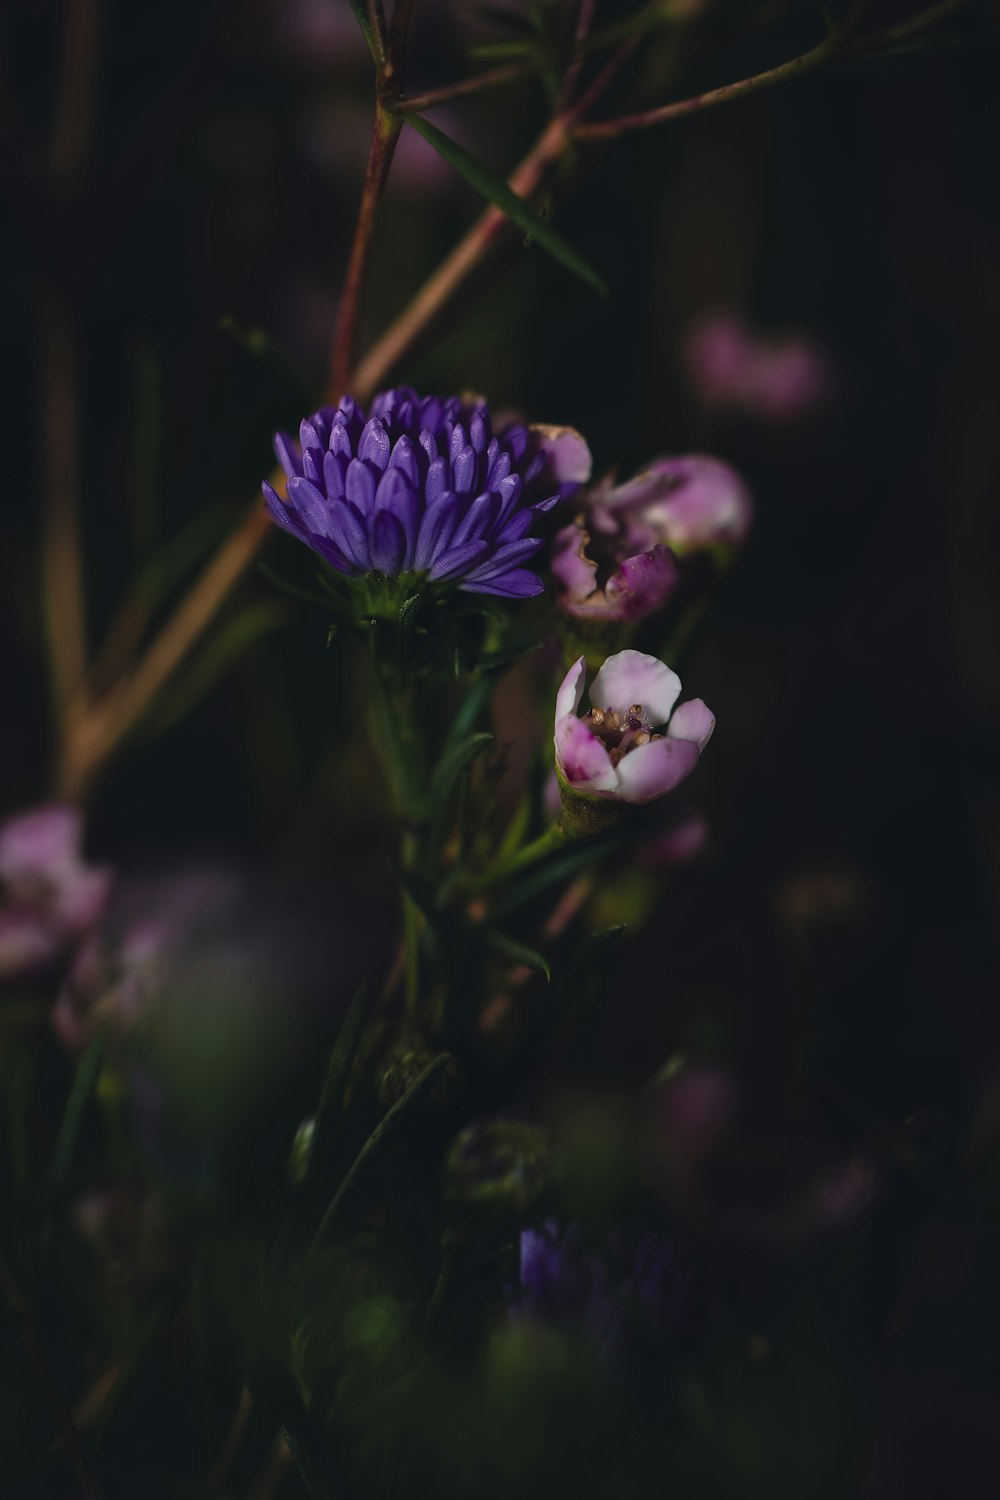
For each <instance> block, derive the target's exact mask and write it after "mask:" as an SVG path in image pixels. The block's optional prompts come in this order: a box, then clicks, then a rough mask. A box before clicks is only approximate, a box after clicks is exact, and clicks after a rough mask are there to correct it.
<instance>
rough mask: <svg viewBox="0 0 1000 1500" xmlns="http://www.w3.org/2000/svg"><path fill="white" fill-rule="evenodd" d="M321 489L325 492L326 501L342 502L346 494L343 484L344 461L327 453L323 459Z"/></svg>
mask: <svg viewBox="0 0 1000 1500" xmlns="http://www.w3.org/2000/svg"><path fill="white" fill-rule="evenodd" d="M323 488H324V489H325V490H326V498H327V499H328V500H333V501H337V500H343V498H344V496H345V495H346V493H347V490H346V487H345V484H344V460H343V459H342V458H338V457H337V455H336V454H334V453H327V454H326V455H325V457H324V459H323Z"/></svg>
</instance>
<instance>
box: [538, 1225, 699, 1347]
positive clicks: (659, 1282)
mask: <svg viewBox="0 0 1000 1500" xmlns="http://www.w3.org/2000/svg"><path fill="white" fill-rule="evenodd" d="M519 1248H520V1287H519V1291H518V1293H517V1295H516V1296H515V1298H514V1299H513V1301H512V1303H511V1313H512V1315H513V1316H514V1317H515V1318H527V1319H530V1320H531V1321H533V1322H541V1323H547V1324H550V1325H552V1326H554V1327H556V1328H558V1329H560V1330H561V1331H563V1332H565V1333H569V1334H574V1335H576V1336H578V1337H582V1338H583V1339H585V1340H586V1341H587V1342H588V1343H589V1344H591V1345H592V1346H593V1347H594V1349H595V1350H596V1352H597V1353H598V1355H599V1356H600V1357H601V1358H604V1359H608V1358H612V1357H614V1356H616V1355H618V1354H620V1353H621V1352H622V1348H623V1345H624V1344H625V1342H626V1338H627V1335H628V1333H629V1331H630V1330H632V1331H634V1330H636V1329H637V1328H639V1327H642V1328H645V1329H647V1330H648V1329H649V1328H650V1327H651V1326H655V1325H657V1324H659V1325H660V1326H667V1327H673V1328H679V1327H682V1326H683V1325H684V1323H685V1322H686V1321H687V1318H686V1305H687V1303H688V1302H689V1300H690V1293H691V1281H690V1277H687V1276H685V1275H683V1274H682V1273H681V1272H680V1270H679V1268H678V1266H677V1264H676V1259H675V1256H674V1252H673V1249H672V1247H671V1245H670V1244H669V1243H668V1242H667V1241H666V1240H663V1239H661V1238H660V1237H659V1236H658V1235H656V1234H652V1233H647V1234H644V1235H642V1236H640V1237H638V1238H636V1237H635V1236H634V1235H627V1234H625V1233H624V1232H622V1231H620V1230H614V1231H612V1232H611V1233H610V1234H605V1235H602V1236H601V1237H600V1239H599V1240H592V1239H589V1238H588V1236H587V1235H586V1234H585V1233H584V1231H583V1229H582V1228H581V1226H580V1225H579V1224H569V1225H566V1226H560V1225H559V1224H558V1223H557V1222H556V1220H554V1219H547V1220H546V1221H545V1223H544V1224H542V1225H540V1226H539V1228H537V1229H525V1230H522V1232H521V1238H520V1246H519Z"/></svg>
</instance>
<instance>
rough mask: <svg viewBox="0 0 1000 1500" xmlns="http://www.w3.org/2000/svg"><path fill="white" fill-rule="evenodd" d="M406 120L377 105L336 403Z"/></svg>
mask: <svg viewBox="0 0 1000 1500" xmlns="http://www.w3.org/2000/svg"><path fill="white" fill-rule="evenodd" d="M402 125H403V122H402V120H401V119H399V117H398V116H396V115H392V114H390V113H389V112H388V111H387V110H386V109H384V108H383V106H382V102H381V100H377V101H376V104H375V123H374V125H373V127H372V144H371V150H370V151H369V154H368V169H367V171H366V172H365V185H364V188H363V190H362V193H361V206H360V208H359V209H358V223H357V227H356V229H355V231H354V243H353V245H352V246H351V256H350V259H349V261H348V263H347V272H346V274H345V276H344V287H343V291H342V293H341V298H340V306H339V308H338V310H337V323H336V328H335V329H334V335H333V349H332V351H331V355H330V372H329V377H328V379H327V399H328V400H329V401H330V402H332V403H333V404H336V402H337V401H339V400H340V398H341V396H343V395H344V393H345V392H346V390H347V387H348V379H349V376H350V372H351V367H352V365H353V364H354V353H355V346H356V344H357V339H358V323H359V321H360V317H361V294H362V291H363V290H364V283H365V273H366V272H367V270H368V260H369V256H370V254H371V247H372V237H373V235H374V233H375V220H376V218H377V216H378V205H379V201H380V199H381V197H382V193H383V191H384V189H385V184H386V181H387V180H388V177H389V168H390V167H391V166H392V158H393V155H394V153H395V150H396V142H397V140H398V139H399V132H400V130H401V129H402Z"/></svg>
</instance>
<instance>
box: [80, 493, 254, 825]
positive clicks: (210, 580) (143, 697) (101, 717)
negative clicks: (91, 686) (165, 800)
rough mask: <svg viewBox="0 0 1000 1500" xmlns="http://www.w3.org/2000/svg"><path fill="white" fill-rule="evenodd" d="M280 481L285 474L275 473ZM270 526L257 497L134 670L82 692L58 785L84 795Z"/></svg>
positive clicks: (216, 608) (208, 621)
mask: <svg viewBox="0 0 1000 1500" xmlns="http://www.w3.org/2000/svg"><path fill="white" fill-rule="evenodd" d="M271 478H272V482H274V483H280V482H281V481H282V479H283V476H282V475H281V474H275V475H272V476H271ZM270 530H271V520H270V517H269V516H268V513H267V511H266V510H265V508H264V506H263V505H262V503H261V502H260V500H255V501H254V503H253V506H252V508H251V509H250V510H249V512H248V513H247V515H246V517H245V519H244V520H243V521H242V523H241V524H240V525H239V526H238V527H237V529H236V530H235V531H234V532H232V534H231V535H230V536H229V537H228V538H227V539H226V541H225V542H224V543H223V544H222V546H221V547H220V548H219V551H218V552H217V553H216V555H215V557H213V558H212V560H211V562H210V563H209V564H208V565H207V566H206V568H205V569H204V571H203V572H202V573H201V575H200V577H199V578H198V579H197V580H196V581H195V583H194V584H193V585H192V587H191V589H190V590H189V592H188V593H187V595H186V596H185V598H184V599H182V600H181V602H180V604H179V605H178V606H177V609H176V610H175V611H174V613H173V615H172V616H171V618H170V619H169V620H168V621H167V623H166V625H165V626H164V627H163V630H162V631H161V632H160V634H159V635H158V636H157V637H156V639H155V640H154V641H153V643H152V644H151V646H150V647H149V649H148V651H147V652H146V654H145V656H144V657H143V658H142V660H141V661H140V662H139V665H138V666H137V667H136V668H135V670H134V671H133V672H132V673H131V674H130V675H129V676H126V677H125V678H124V679H123V680H122V681H121V682H120V683H119V684H118V686H117V687H116V688H114V689H113V690H112V691H111V692H110V693H109V694H108V696H107V697H106V698H105V699H103V700H101V701H100V702H98V703H93V702H89V701H88V700H87V699H86V697H81V698H80V699H78V700H77V703H76V704H75V710H76V711H75V714H74V716H73V719H72V722H71V733H70V735H69V737H68V740H67V744H66V747H65V750H64V754H63V759H62V763H61V765H60V768H59V783H58V786H59V791H60V793H61V795H63V796H66V797H70V798H80V797H82V796H83V795H84V794H85V793H86V791H87V789H88V787H89V785H90V783H91V781H92V780H93V777H94V776H95V775H96V773H97V772H98V771H99V770H100V768H101V766H102V765H103V764H104V763H105V762H106V761H107V759H108V758H109V756H110V755H111V754H112V753H113V752H114V751H115V750H116V749H117V748H118V745H119V744H120V743H121V741H122V739H123V738H124V737H125V736H126V735H127V734H128V732H129V731H130V730H131V729H132V728H133V726H134V725H135V724H136V722H137V721H138V719H140V718H141V716H142V714H143V713H144V712H145V711H146V709H147V708H148V707H149V705H150V704H151V703H152V701H153V699H154V698H155V697H156V694H157V693H158V692H159V691H160V689H161V688H162V687H163V686H164V684H165V683H166V682H167V680H168V678H170V677H171V676H172V675H173V673H174V672H175V671H176V669H177V667H178V666H179V665H180V664H181V662H182V661H183V660H184V658H185V657H186V656H187V654H188V652H189V651H190V650H191V649H192V647H193V646H194V645H195V643H196V642H197V641H198V639H199V637H200V636H201V635H202V633H203V632H204V630H205V629H206V627H207V626H208V625H209V624H211V622H212V620H213V619H214V618H215V616H216V614H218V612H219V610H220V608H221V607H222V604H223V602H224V600H225V599H226V597H227V595H228V594H229V592H230V590H231V589H232V588H233V586H234V585H235V584H236V582H237V581H238V580H239V579H240V578H241V577H242V575H243V573H244V572H245V571H246V569H247V568H248V567H249V566H250V564H251V563H252V562H253V560H254V558H255V557H256V556H257V553H258V552H259V551H260V548H261V546H262V545H263V543H264V541H265V539H266V537H267V536H268V534H269V532H270Z"/></svg>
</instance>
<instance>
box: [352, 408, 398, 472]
mask: <svg viewBox="0 0 1000 1500" xmlns="http://www.w3.org/2000/svg"><path fill="white" fill-rule="evenodd" d="M390 448H391V444H390V442H389V434H388V433H387V432H386V430H385V428H384V427H383V426H382V423H381V422H380V421H379V419H378V417H372V419H371V421H370V422H369V423H368V424H367V425H366V427H365V429H364V431H363V432H362V434H361V442H360V443H359V444H358V457H359V458H361V459H364V460H365V462H366V463H370V464H374V466H375V468H376V469H384V468H385V467H386V465H387V464H388V462H389V452H390Z"/></svg>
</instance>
